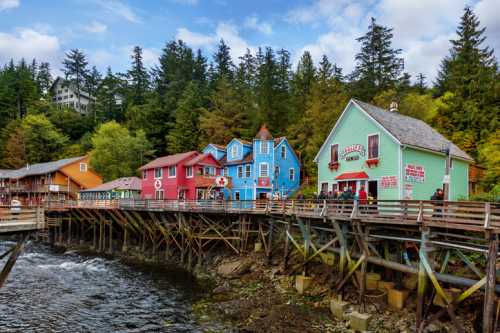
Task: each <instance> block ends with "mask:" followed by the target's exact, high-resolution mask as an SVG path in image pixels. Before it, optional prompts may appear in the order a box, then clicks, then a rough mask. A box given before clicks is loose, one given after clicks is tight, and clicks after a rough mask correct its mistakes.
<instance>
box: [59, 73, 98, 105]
mask: <svg viewBox="0 0 500 333" xmlns="http://www.w3.org/2000/svg"><path fill="white" fill-rule="evenodd" d="M50 91H51V93H52V96H53V97H52V102H53V103H55V104H58V105H65V106H69V107H71V108H73V109H75V110H76V111H78V112H80V113H85V112H87V110H88V108H89V104H92V103H94V102H95V97H93V96H90V95H89V94H88V93H87V92H86V91H83V90H80V100H78V94H77V93H76V89H75V87H74V86H73V85H72V84H69V83H68V82H67V81H66V80H64V79H63V78H61V77H58V78H57V79H56V80H55V81H54V83H53V84H52V87H51V88H50Z"/></svg>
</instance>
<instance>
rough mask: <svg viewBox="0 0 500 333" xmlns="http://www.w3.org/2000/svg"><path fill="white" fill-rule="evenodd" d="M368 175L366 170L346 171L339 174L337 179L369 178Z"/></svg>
mask: <svg viewBox="0 0 500 333" xmlns="http://www.w3.org/2000/svg"><path fill="white" fill-rule="evenodd" d="M368 178H369V177H368V175H367V174H366V172H364V171H359V172H344V173H342V174H340V175H338V176H337V177H336V178H335V179H337V180H343V179H345V180H348V179H368Z"/></svg>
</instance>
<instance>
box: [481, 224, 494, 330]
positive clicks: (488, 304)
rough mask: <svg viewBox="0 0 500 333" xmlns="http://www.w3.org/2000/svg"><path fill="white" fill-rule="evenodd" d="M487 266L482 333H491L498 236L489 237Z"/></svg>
mask: <svg viewBox="0 0 500 333" xmlns="http://www.w3.org/2000/svg"><path fill="white" fill-rule="evenodd" d="M489 236H490V237H489V243H490V244H489V249H488V264H487V267H486V287H485V291H484V310H483V332H484V333H492V332H494V330H495V327H493V323H494V320H495V317H494V305H495V283H496V259H497V252H498V235H497V234H490V235H489Z"/></svg>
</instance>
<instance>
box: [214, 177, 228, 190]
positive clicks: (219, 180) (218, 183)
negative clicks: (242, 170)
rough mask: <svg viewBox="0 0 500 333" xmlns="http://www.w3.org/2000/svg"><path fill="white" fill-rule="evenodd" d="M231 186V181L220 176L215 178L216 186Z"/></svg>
mask: <svg viewBox="0 0 500 333" xmlns="http://www.w3.org/2000/svg"><path fill="white" fill-rule="evenodd" d="M228 184H229V180H228V179H227V178H226V177H223V176H218V177H217V178H215V186H218V187H226V186H227V185H228Z"/></svg>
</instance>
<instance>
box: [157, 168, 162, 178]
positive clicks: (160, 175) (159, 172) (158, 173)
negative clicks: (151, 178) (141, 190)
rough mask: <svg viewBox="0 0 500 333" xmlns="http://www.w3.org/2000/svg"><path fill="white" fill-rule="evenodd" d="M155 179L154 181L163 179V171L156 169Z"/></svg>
mask: <svg viewBox="0 0 500 333" xmlns="http://www.w3.org/2000/svg"><path fill="white" fill-rule="evenodd" d="M155 178H156V179H161V178H163V169H162V168H156V169H155Z"/></svg>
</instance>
